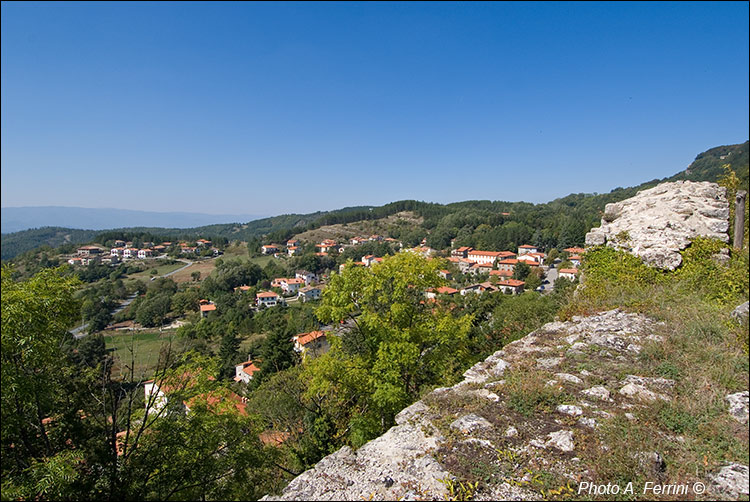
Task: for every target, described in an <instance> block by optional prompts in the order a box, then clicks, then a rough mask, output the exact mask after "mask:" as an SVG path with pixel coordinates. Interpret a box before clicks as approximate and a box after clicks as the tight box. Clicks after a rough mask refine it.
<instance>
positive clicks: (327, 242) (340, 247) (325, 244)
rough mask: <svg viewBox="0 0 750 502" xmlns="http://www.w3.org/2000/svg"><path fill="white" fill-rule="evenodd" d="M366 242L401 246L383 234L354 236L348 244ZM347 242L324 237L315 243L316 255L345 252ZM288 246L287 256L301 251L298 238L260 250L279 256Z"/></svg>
mask: <svg viewBox="0 0 750 502" xmlns="http://www.w3.org/2000/svg"><path fill="white" fill-rule="evenodd" d="M365 242H388V243H391V244H397V245H398V246H399V247H401V243H400V242H399V241H397V240H396V239H393V238H391V237H383V236H382V235H377V234H376V235H371V236H370V237H352V238H351V239H349V244H348V246H357V245H359V244H364V243H365ZM346 247H347V244H341V243H339V242H338V241H335V240H333V239H323V240H322V241H320V243H318V244H316V245H315V249H316V253H315V254H316V255H318V256H328V253H330V252H331V251H334V250H335V251H337V252H338V253H343V252H344V250H345V249H346ZM284 248H286V254H287V256H294V255H295V254H298V253H299V252H300V242H299V240H297V239H289V240H288V241H286V246H282V245H281V244H266V245H263V246H261V247H260V252H261V253H262V254H265V255H273V256H274V257H276V258H278V257H280V256H282V255H283V254H284V252H283V249H284Z"/></svg>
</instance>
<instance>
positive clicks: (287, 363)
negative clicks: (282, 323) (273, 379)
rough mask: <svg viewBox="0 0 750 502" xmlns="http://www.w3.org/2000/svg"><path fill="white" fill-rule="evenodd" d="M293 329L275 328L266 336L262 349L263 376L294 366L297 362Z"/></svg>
mask: <svg viewBox="0 0 750 502" xmlns="http://www.w3.org/2000/svg"><path fill="white" fill-rule="evenodd" d="M295 334H296V333H294V331H292V330H291V329H278V328H277V329H275V330H273V331H271V333H270V334H269V335H268V336H267V337H266V340H265V342H264V343H263V347H262V348H261V351H260V357H261V363H260V370H261V371H260V374H261V375H262V376H261V378H263V379H265V378H268V377H269V376H270V375H272V374H273V373H276V372H279V371H282V370H285V369H287V368H290V367H292V366H293V365H294V364H295V363H296V362H297V355H296V353H295V352H294V342H293V341H292V337H293V336H294V335H295Z"/></svg>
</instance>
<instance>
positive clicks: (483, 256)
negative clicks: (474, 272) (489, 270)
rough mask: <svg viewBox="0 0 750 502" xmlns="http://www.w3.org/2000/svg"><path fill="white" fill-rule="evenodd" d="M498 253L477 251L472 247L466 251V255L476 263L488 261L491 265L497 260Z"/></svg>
mask: <svg viewBox="0 0 750 502" xmlns="http://www.w3.org/2000/svg"><path fill="white" fill-rule="evenodd" d="M499 255H500V252H499V251H479V250H477V249H473V250H471V251H469V252H468V253H467V255H466V257H467V258H468V259H469V260H472V261H475V262H477V263H489V264H490V265H492V264H494V263H495V262H496V261H497V258H498V256H499Z"/></svg>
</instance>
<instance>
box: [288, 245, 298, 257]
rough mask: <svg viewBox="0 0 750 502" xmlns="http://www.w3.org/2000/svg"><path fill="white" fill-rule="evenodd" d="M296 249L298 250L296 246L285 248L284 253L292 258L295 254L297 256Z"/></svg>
mask: <svg viewBox="0 0 750 502" xmlns="http://www.w3.org/2000/svg"><path fill="white" fill-rule="evenodd" d="M298 249H299V248H298V247H297V246H289V247H288V248H286V253H287V254H288V255H289V256H294V255H295V254H297V250H298Z"/></svg>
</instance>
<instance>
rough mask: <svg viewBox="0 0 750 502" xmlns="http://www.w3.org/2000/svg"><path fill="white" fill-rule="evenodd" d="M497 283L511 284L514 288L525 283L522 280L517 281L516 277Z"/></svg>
mask: <svg viewBox="0 0 750 502" xmlns="http://www.w3.org/2000/svg"><path fill="white" fill-rule="evenodd" d="M497 284H498V285H499V286H511V287H514V288H515V287H518V286H523V285H524V284H526V283H525V282H524V281H519V280H517V279H508V280H505V281H498V283H497Z"/></svg>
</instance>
